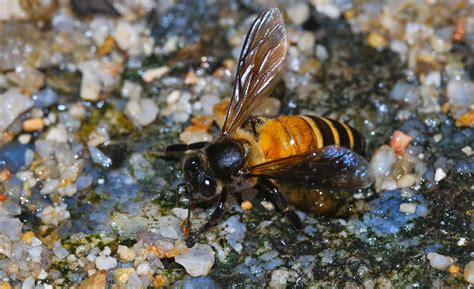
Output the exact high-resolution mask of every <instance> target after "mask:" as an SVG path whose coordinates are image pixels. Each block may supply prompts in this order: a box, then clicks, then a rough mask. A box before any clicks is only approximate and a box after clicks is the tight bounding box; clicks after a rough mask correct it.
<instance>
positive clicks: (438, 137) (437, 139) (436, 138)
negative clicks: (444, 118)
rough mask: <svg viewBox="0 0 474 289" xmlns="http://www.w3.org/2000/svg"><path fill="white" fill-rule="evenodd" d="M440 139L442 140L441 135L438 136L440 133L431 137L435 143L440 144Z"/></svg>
mask: <svg viewBox="0 0 474 289" xmlns="http://www.w3.org/2000/svg"><path fill="white" fill-rule="evenodd" d="M442 139H443V135H442V134H440V133H438V134H435V135H434V136H433V140H434V141H435V142H440V141H441V140H442Z"/></svg>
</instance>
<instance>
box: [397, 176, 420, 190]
mask: <svg viewBox="0 0 474 289" xmlns="http://www.w3.org/2000/svg"><path fill="white" fill-rule="evenodd" d="M415 182H416V176H415V175H413V174H408V175H404V176H403V177H401V178H400V179H399V180H398V187H399V188H409V187H411V186H413V185H414V184H415Z"/></svg>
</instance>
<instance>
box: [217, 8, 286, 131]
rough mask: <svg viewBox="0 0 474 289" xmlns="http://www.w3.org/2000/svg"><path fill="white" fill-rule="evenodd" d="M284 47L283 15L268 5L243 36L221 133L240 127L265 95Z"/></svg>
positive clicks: (277, 70) (279, 67)
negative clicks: (233, 84) (232, 89)
mask: <svg viewBox="0 0 474 289" xmlns="http://www.w3.org/2000/svg"><path fill="white" fill-rule="evenodd" d="M286 50H287V40H286V32H285V24H284V22H283V17H282V15H281V13H280V10H278V8H269V9H267V10H265V11H264V12H262V13H261V14H260V15H259V16H258V17H257V19H256V20H255V21H254V22H253V24H252V27H250V30H249V32H248V34H247V38H246V39H245V42H244V46H243V48H242V52H241V54H240V59H239V65H238V68H237V76H236V80H235V86H234V91H233V94H232V98H231V100H230V104H229V109H228V110H227V115H226V120H225V123H224V126H223V128H222V133H223V134H228V133H230V132H232V131H235V130H236V129H237V128H239V127H241V126H242V125H243V124H244V123H245V122H246V121H247V120H248V118H249V117H250V115H251V114H252V111H253V110H254V109H255V108H256V107H257V106H258V105H259V104H261V103H262V102H263V101H264V100H265V99H266V98H267V97H268V95H269V94H270V93H271V91H272V90H273V88H274V87H275V85H276V84H277V83H278V81H279V80H280V78H281V75H282V72H283V68H284V67H285V65H286Z"/></svg>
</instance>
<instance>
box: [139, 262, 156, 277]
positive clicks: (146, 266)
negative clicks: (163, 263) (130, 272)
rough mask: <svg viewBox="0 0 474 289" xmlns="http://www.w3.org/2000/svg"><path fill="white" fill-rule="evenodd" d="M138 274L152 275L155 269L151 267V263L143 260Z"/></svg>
mask: <svg viewBox="0 0 474 289" xmlns="http://www.w3.org/2000/svg"><path fill="white" fill-rule="evenodd" d="M137 274H138V275H150V274H153V270H152V269H151V267H150V263H148V262H143V263H140V265H138V266H137Z"/></svg>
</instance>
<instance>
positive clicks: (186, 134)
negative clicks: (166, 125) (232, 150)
mask: <svg viewBox="0 0 474 289" xmlns="http://www.w3.org/2000/svg"><path fill="white" fill-rule="evenodd" d="M179 140H180V141H181V142H183V143H185V144H190V143H195V142H203V141H211V140H212V134H210V133H209V132H207V131H190V130H188V129H186V130H184V131H183V132H182V133H180V134H179Z"/></svg>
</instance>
